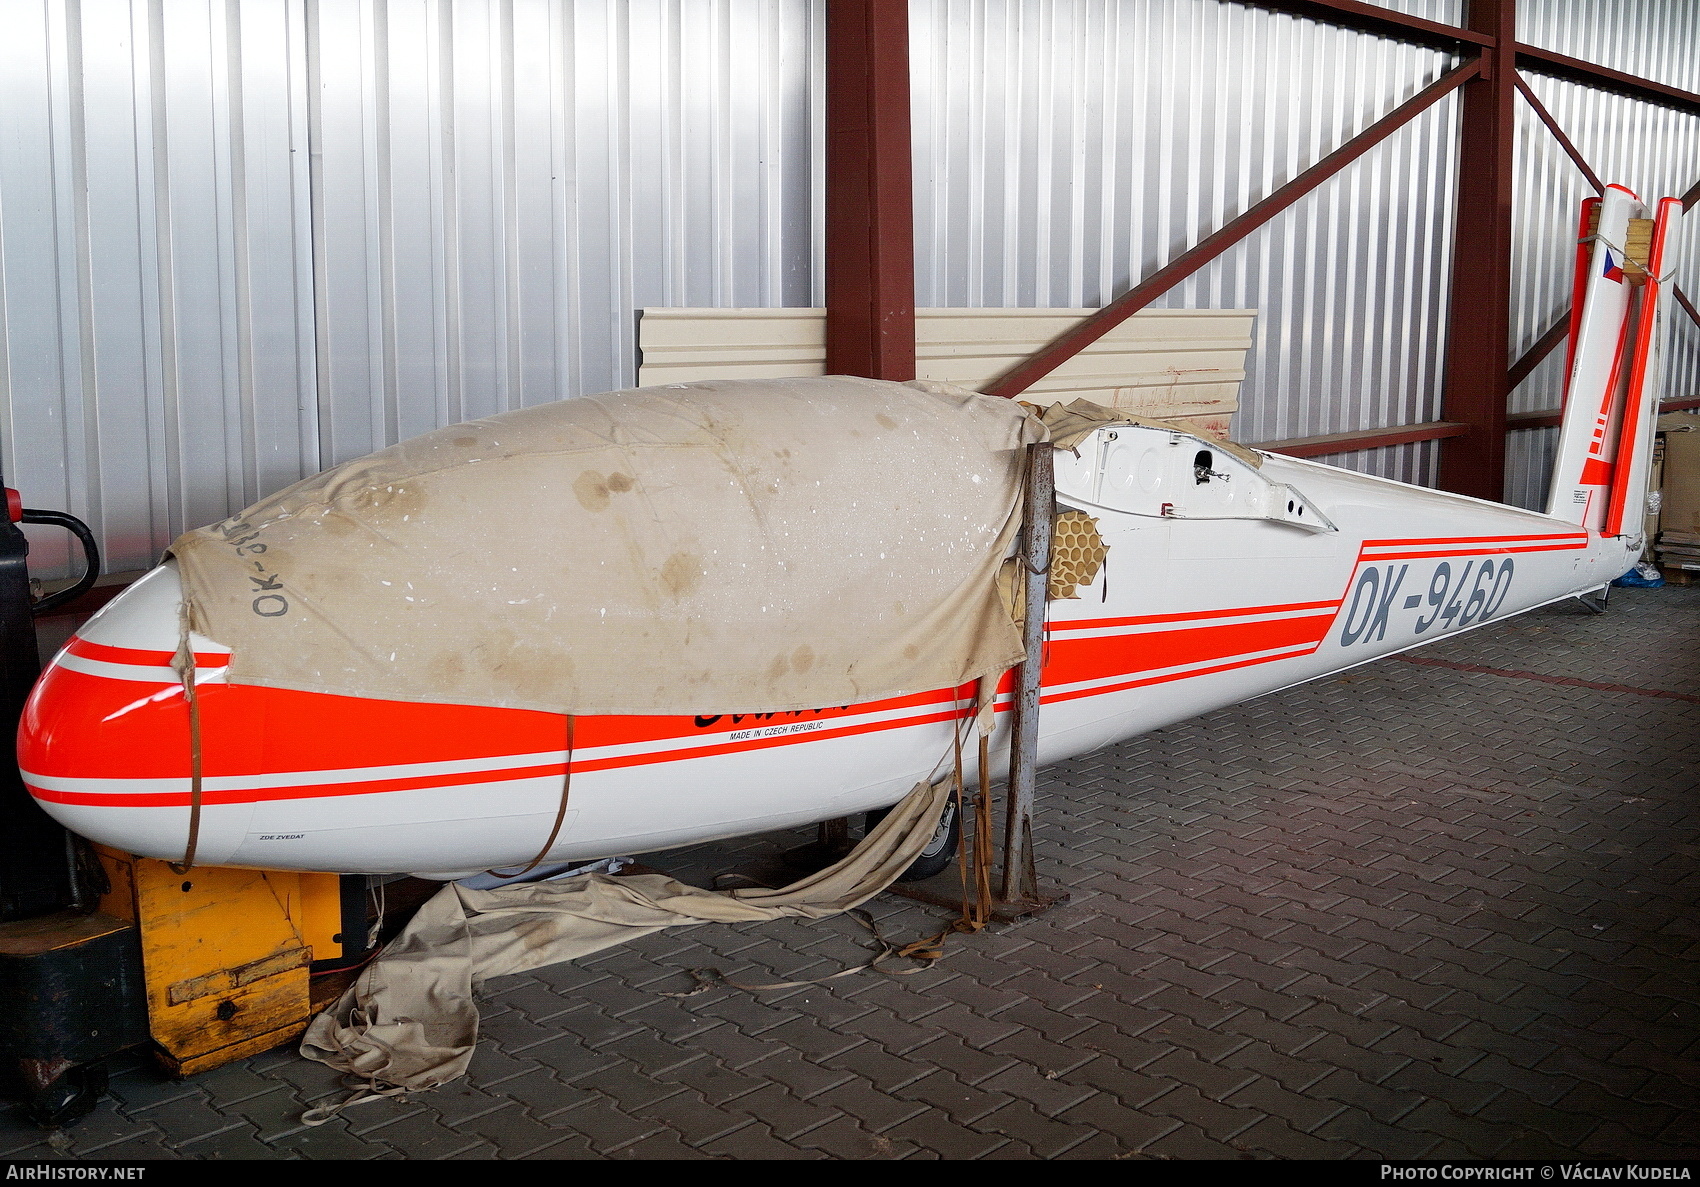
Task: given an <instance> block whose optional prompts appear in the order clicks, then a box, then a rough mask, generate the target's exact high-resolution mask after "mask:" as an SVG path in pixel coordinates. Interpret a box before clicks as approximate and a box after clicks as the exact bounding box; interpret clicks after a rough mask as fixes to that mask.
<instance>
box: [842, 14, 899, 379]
mask: <svg viewBox="0 0 1700 1187" xmlns="http://www.w3.org/2000/svg"><path fill="white" fill-rule="evenodd" d="M826 47H827V51H826V372H827V374H828V375H864V376H866V377H868V378H869V379H893V380H898V381H905V380H910V379H913V378H915V216H914V193H913V181H912V177H913V172H914V166H913V163H912V161H911V155H910V145H909V0H827V5H826Z"/></svg>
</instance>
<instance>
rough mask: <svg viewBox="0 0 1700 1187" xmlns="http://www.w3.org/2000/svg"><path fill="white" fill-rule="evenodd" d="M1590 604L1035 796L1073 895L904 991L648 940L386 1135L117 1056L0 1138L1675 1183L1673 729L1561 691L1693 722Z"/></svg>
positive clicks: (1186, 731)
mask: <svg viewBox="0 0 1700 1187" xmlns="http://www.w3.org/2000/svg"><path fill="white" fill-rule="evenodd" d="M1612 602H1613V605H1612V608H1611V610H1610V612H1609V613H1608V614H1606V615H1605V616H1603V617H1595V616H1592V615H1589V614H1587V613H1586V612H1585V611H1584V610H1583V609H1582V608H1581V607H1579V606H1578V605H1576V604H1575V603H1573V602H1572V603H1566V604H1563V605H1560V606H1555V607H1552V608H1549V609H1546V610H1542V611H1537V612H1535V613H1533V614H1530V615H1526V616H1523V617H1521V618H1517V619H1514V620H1510V621H1508V622H1505V623H1500V624H1495V625H1493V626H1491V627H1488V628H1485V629H1483V630H1480V631H1477V632H1474V633H1471V634H1469V635H1466V636H1462V637H1458V638H1455V639H1453V640H1450V641H1448V642H1445V643H1441V644H1437V645H1435V646H1432V647H1429V648H1426V649H1424V650H1423V651H1422V652H1419V653H1417V655H1416V658H1419V659H1438V660H1444V661H1446V663H1447V664H1448V665H1453V666H1437V665H1433V664H1418V663H1412V662H1409V661H1407V660H1401V659H1397V658H1395V659H1389V660H1384V661H1382V662H1379V663H1377V664H1374V665H1371V666H1369V667H1365V668H1360V669H1357V670H1355V671H1352V672H1349V673H1346V674H1345V675H1342V676H1340V677H1337V678H1334V679H1330V680H1325V681H1322V682H1319V683H1316V684H1311V685H1307V686H1304V687H1301V688H1295V689H1289V690H1287V691H1285V692H1282V693H1277V694H1274V695H1271V696H1267V697H1263V698H1261V699H1259V700H1257V701H1253V702H1250V703H1247V704H1244V705H1240V706H1237V707H1234V708H1230V709H1226V710H1223V711H1221V712H1218V713H1215V714H1211V715H1210V716H1208V717H1203V718H1199V719H1197V720H1193V721H1189V722H1185V723H1183V724H1181V725H1178V726H1174V727H1172V728H1169V729H1165V730H1161V731H1158V732H1156V733H1154V734H1152V735H1149V736H1147V737H1144V738H1140V739H1137V740H1135V741H1133V742H1130V743H1126V744H1124V745H1121V746H1116V747H1112V748H1110V749H1107V750H1103V751H1100V752H1098V753H1095V754H1091V755H1088V756H1086V757H1084V758H1080V759H1076V760H1074V761H1072V762H1068V763H1063V764H1060V765H1059V766H1056V767H1054V768H1051V769H1049V770H1047V771H1046V772H1045V777H1044V781H1043V784H1042V787H1041V797H1040V804H1041V815H1040V826H1039V839H1038V844H1039V850H1040V859H1041V866H1042V868H1043V870H1044V871H1045V873H1046V874H1047V875H1048V877H1049V878H1050V879H1051V880H1053V881H1055V882H1057V883H1060V884H1062V885H1064V886H1066V887H1067V888H1068V889H1069V890H1070V891H1072V893H1073V898H1072V900H1071V901H1070V902H1069V903H1068V904H1066V905H1065V906H1062V907H1060V908H1057V909H1056V910H1054V911H1052V912H1050V913H1049V914H1046V915H1044V916H1041V917H1039V918H1036V919H1032V920H1029V921H1026V922H1023V923H1019V924H1015V925H1010V926H1005V927H1000V928H998V929H996V930H994V931H992V932H990V933H989V934H982V935H980V936H977V937H973V938H964V939H958V940H955V941H953V945H952V947H953V952H952V955H951V956H950V957H949V958H948V959H946V960H945V961H943V962H942V963H941V964H939V965H937V966H936V967H934V968H932V969H930V970H928V971H925V972H921V973H918V974H916V975H913V976H905V977H883V976H878V975H873V974H862V975H857V976H854V977H848V978H843V979H840V980H837V981H833V982H831V983H829V984H826V985H819V986H810V987H805V988H797V989H791V990H783V991H770V992H763V993H755V994H752V993H745V992H741V991H737V990H732V989H728V988H724V987H721V988H716V989H713V990H711V991H709V992H705V993H701V994H698V995H697V996H694V997H688V998H668V997H662V996H659V995H658V991H678V990H682V989H685V988H688V987H689V980H688V978H687V977H686V976H685V975H684V974H683V972H682V970H684V969H687V968H695V967H705V966H712V967H717V968H720V969H722V970H724V971H725V972H726V973H727V974H729V975H731V976H734V977H739V976H742V977H743V978H745V979H755V980H775V979H790V978H795V977H808V976H820V975H822V974H824V973H827V972H830V971H833V970H835V969H837V968H840V967H843V966H844V965H846V964H848V963H854V962H857V961H859V960H860V959H863V958H865V949H864V948H863V947H862V944H863V941H864V935H863V934H862V933H861V931H860V929H859V928H858V927H857V926H856V925H855V924H854V923H852V922H851V921H848V920H843V919H838V920H831V921H828V922H826V923H823V924H804V923H801V922H785V923H776V924H764V925H759V926H755V925H751V926H743V927H726V928H720V929H714V928H695V929H689V930H684V931H680V932H677V933H673V934H667V933H663V934H660V935H656V936H652V937H649V938H646V939H642V940H639V941H636V942H634V943H632V944H630V945H628V946H626V947H624V948H620V949H617V950H614V951H610V952H605V953H602V954H599V955H598V956H596V957H594V958H592V959H589V960H586V961H583V962H581V963H579V964H571V965H559V966H555V967H553V968H548V969H542V970H539V971H538V972H537V973H535V974H532V975H528V976H522V977H513V978H507V979H504V980H501V981H496V982H492V983H491V984H490V985H488V986H487V987H486V990H485V996H486V1001H485V1005H484V1008H485V1010H486V1015H485V1019H486V1026H485V1032H484V1042H483V1045H482V1047H481V1049H480V1051H479V1054H478V1057H477V1059H476V1060H475V1062H474V1064H473V1071H472V1074H471V1075H469V1076H468V1077H467V1078H466V1079H465V1080H463V1081H460V1082H457V1083H454V1084H451V1085H448V1086H445V1087H444V1088H441V1089H438V1090H437V1091H435V1092H431V1093H425V1094H422V1095H420V1096H418V1097H415V1098H413V1099H411V1100H390V1101H384V1102H382V1103H378V1104H371V1105H365V1106H361V1107H359V1108H357V1109H354V1110H352V1111H351V1112H349V1113H348V1114H346V1115H344V1116H342V1117H341V1118H339V1119H337V1120H336V1121H333V1122H332V1123H331V1124H328V1125H326V1126H324V1127H322V1128H319V1129H306V1128H304V1127H302V1126H301V1124H300V1121H299V1113H300V1111H301V1110H302V1109H303V1108H305V1107H306V1106H308V1105H309V1104H313V1103H316V1102H321V1101H324V1100H326V1099H327V1098H330V1097H332V1096H334V1095H335V1094H336V1093H337V1092H338V1091H339V1089H338V1086H337V1083H336V1080H335V1077H334V1076H332V1075H331V1074H330V1073H329V1072H328V1071H326V1070H325V1069H324V1068H322V1067H320V1066H319V1065H317V1064H313V1063H308V1062H305V1061H303V1060H301V1059H299V1058H298V1057H297V1056H296V1055H295V1054H294V1053H293V1052H292V1051H290V1050H280V1051H274V1052H271V1053H269V1054H266V1055H262V1056H259V1057H256V1058H253V1059H249V1060H247V1061H245V1062H244V1063H242V1064H239V1065H236V1066H232V1067H227V1068H224V1069H221V1070H219V1071H215V1072H213V1073H210V1074H208V1075H205V1076H201V1077H198V1078H196V1079H194V1080H192V1081H190V1082H188V1083H185V1084H174V1083H170V1082H167V1081H163V1080H161V1079H160V1078H158V1077H157V1076H155V1075H154V1074H153V1073H152V1072H151V1071H150V1070H148V1068H147V1067H146V1066H145V1065H144V1064H143V1063H142V1062H141V1061H140V1060H129V1061H126V1062H124V1063H123V1064H122V1065H120V1066H118V1067H116V1068H115V1076H114V1085H113V1094H112V1098H111V1099H110V1100H108V1101H106V1102H104V1103H103V1104H102V1105H101V1106H100V1108H99V1109H98V1110H97V1111H96V1113H95V1114H94V1115H93V1116H91V1117H89V1118H88V1119H87V1120H85V1121H84V1122H82V1123H81V1124H79V1125H78V1126H77V1127H75V1128H74V1129H71V1130H69V1131H67V1133H66V1134H65V1135H62V1136H61V1137H59V1138H56V1139H54V1140H53V1141H52V1142H50V1141H49V1140H48V1139H47V1138H46V1137H45V1136H44V1135H43V1134H41V1133H39V1132H37V1131H35V1130H33V1129H31V1128H29V1127H27V1126H25V1125H24V1124H22V1123H21V1122H20V1121H18V1120H17V1119H16V1118H15V1117H10V1116H9V1117H8V1118H7V1119H5V1120H4V1121H0V1154H17V1155H26V1156H27V1155H43V1154H45V1155H58V1156H65V1157H85V1156H86V1157H91V1158H254V1157H260V1158H265V1157H272V1158H390V1159H395V1158H624V1159H638V1158H775V1159H791V1158H985V1157H996V1158H1053V1157H1064V1158H1123V1157H1134V1158H1137V1157H1157V1158H1269V1157H1275V1158H1282V1157H1299V1158H1352V1157H1418V1158H1438V1157H1452V1158H1463V1157H1490V1156H1497V1157H1577V1156H1583V1157H1588V1156H1594V1157H1599V1156H1622V1157H1639V1158H1656V1157H1688V1158H1695V1157H1700V976H1697V969H1700V914H1697V912H1696V906H1697V904H1700V790H1697V783H1700V779H1697V768H1700V764H1697V762H1696V759H1697V757H1700V729H1697V726H1700V702H1696V701H1694V700H1684V699H1678V698H1672V697H1658V696H1650V695H1645V693H1643V692H1636V691H1618V690H1608V689H1600V688H1592V687H1586V686H1582V685H1578V684H1574V683H1563V682H1562V681H1566V680H1577V679H1579V680H1586V681H1592V682H1594V683H1596V684H1611V685H1619V686H1624V687H1625V688H1627V689H1641V690H1662V691H1665V692H1675V693H1681V694H1685V695H1687V696H1689V697H1695V696H1700V632H1697V630H1696V627H1697V625H1700V589H1696V588H1667V589H1664V590H1657V591H1638V590H1618V591H1614V593H1613V597H1612ZM1484 669H1485V670H1484ZM1519 673H1520V674H1519ZM1555 679H1556V680H1557V681H1560V682H1554V681H1555ZM796 840H797V837H796V836H794V835H793V836H786V837H767V838H759V839H756V840H754V841H748V842H745V843H742V844H740V845H729V846H719V847H700V848H698V849H696V850H692V851H687V852H685V853H682V854H677V855H669V856H668V857H667V858H666V859H663V860H662V861H661V862H660V864H666V865H669V866H675V867H678V868H685V869H695V870H698V871H702V870H708V869H711V868H724V867H729V866H732V865H736V864H738V863H740V862H742V861H745V860H747V859H749V858H750V857H751V856H752V855H756V854H759V853H762V852H771V851H773V850H774V849H776V848H777V847H782V846H784V845H789V844H794V843H796ZM874 913H875V915H876V916H877V917H878V919H879V921H880V924H881V926H882V927H883V928H884V929H885V930H886V932H887V933H888V934H892V935H920V934H924V933H926V932H928V930H929V929H933V928H936V926H937V923H938V921H939V919H940V918H941V916H940V913H938V912H936V911H931V910H928V909H924V908H921V907H919V906H916V905H914V904H912V903H909V902H906V901H904V900H900V899H896V898H893V897H890V896H885V897H882V898H881V899H880V900H878V901H877V902H876V903H875V904H874Z"/></svg>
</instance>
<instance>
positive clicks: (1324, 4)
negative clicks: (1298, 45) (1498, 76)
mask: <svg viewBox="0 0 1700 1187" xmlns="http://www.w3.org/2000/svg"><path fill="white" fill-rule="evenodd" d="M1232 2H1233V3H1235V4H1243V5H1245V6H1247V7H1248V8H1265V9H1268V10H1269V11H1271V12H1283V13H1286V14H1287V15H1288V16H1296V17H1305V18H1307V19H1309V20H1313V21H1320V22H1322V23H1323V24H1328V25H1338V26H1340V27H1341V28H1345V29H1355V30H1357V31H1358V32H1360V33H1373V34H1375V35H1376V36H1378V37H1387V38H1390V39H1392V40H1395V41H1406V42H1411V43H1414V44H1416V45H1426V46H1429V47H1431V48H1433V49H1450V50H1476V49H1481V48H1485V47H1487V46H1491V45H1492V44H1493V38H1492V37H1491V36H1489V35H1487V34H1485V33H1480V32H1478V31H1476V30H1474V29H1463V28H1459V27H1458V26H1457V25H1447V24H1443V23H1441V22H1440V21H1429V20H1424V19H1423V18H1422V17H1416V16H1407V15H1406V14H1404V13H1402V12H1394V11H1393V10H1392V9H1390V8H1382V7H1380V6H1379V5H1375V4H1360V3H1357V2H1356V0H1232Z"/></svg>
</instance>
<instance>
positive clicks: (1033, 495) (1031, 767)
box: [998, 441, 1057, 903]
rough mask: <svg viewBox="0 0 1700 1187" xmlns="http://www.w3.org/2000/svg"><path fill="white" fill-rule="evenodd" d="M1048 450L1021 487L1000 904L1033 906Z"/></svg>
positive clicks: (1047, 447) (1033, 459)
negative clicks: (1019, 582)
mask: <svg viewBox="0 0 1700 1187" xmlns="http://www.w3.org/2000/svg"><path fill="white" fill-rule="evenodd" d="M1051 453H1052V449H1051V444H1050V442H1048V441H1041V442H1039V443H1038V444H1036V445H1029V446H1028V447H1027V482H1026V487H1027V489H1026V491H1025V492H1024V498H1023V504H1024V505H1025V506H1026V508H1027V515H1026V521H1025V523H1023V525H1022V529H1021V561H1022V564H1023V565H1024V566H1025V568H1026V572H1025V574H1024V577H1025V581H1024V583H1023V584H1024V586H1025V592H1026V602H1027V605H1026V610H1025V613H1024V616H1023V618H1022V623H1021V638H1022V644H1023V645H1024V647H1025V649H1026V655H1025V657H1024V658H1023V659H1022V661H1021V667H1020V669H1019V670H1018V671H1017V673H1016V681H1015V722H1014V728H1013V729H1012V731H1011V735H1012V736H1011V738H1010V755H1009V797H1008V804H1007V808H1008V815H1007V817H1006V818H1005V822H1004V837H1003V876H1002V880H1001V882H1000V883H999V886H998V897H999V898H1000V899H1002V900H1003V901H1004V902H1005V903H1021V902H1036V901H1037V900H1038V898H1039V877H1038V873H1037V871H1036V869H1035V866H1034V863H1033V788H1034V784H1035V783H1036V781H1037V776H1038V770H1039V677H1040V672H1041V670H1042V669H1043V667H1044V663H1045V607H1046V603H1047V602H1048V601H1049V595H1050V581H1051V529H1052V526H1053V521H1054V520H1055V518H1056V493H1057V492H1056V485H1055V482H1054V479H1053V475H1052V468H1051V460H1052V459H1051Z"/></svg>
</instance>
